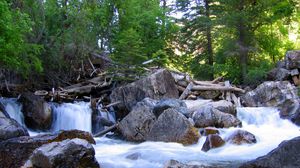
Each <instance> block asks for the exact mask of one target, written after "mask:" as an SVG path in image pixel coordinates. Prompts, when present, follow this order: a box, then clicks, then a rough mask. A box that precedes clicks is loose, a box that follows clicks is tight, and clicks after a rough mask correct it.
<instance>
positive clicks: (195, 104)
mask: <svg viewBox="0 0 300 168" xmlns="http://www.w3.org/2000/svg"><path fill="white" fill-rule="evenodd" d="M183 101H184V103H185V104H186V106H187V109H188V110H189V112H190V113H192V112H194V111H197V110H198V109H199V108H201V107H203V106H205V105H207V104H209V103H211V102H212V100H204V99H197V100H183Z"/></svg>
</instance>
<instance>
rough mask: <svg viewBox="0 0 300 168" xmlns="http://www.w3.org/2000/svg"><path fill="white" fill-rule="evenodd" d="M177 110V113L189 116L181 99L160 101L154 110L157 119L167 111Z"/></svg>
mask: <svg viewBox="0 0 300 168" xmlns="http://www.w3.org/2000/svg"><path fill="white" fill-rule="evenodd" d="M169 108H176V109H177V111H179V112H180V113H182V114H183V115H185V116H188V113H189V112H188V109H187V106H186V104H185V103H184V101H182V100H179V99H163V100H161V101H159V102H158V103H157V104H156V105H155V106H154V108H153V113H154V115H155V116H156V117H158V116H159V115H160V114H161V113H163V112H164V111H165V110H166V109H169Z"/></svg>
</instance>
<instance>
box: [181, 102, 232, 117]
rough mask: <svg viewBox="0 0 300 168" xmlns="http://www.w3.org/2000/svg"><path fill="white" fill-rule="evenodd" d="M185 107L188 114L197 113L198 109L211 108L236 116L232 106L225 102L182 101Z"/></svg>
mask: <svg viewBox="0 0 300 168" xmlns="http://www.w3.org/2000/svg"><path fill="white" fill-rule="evenodd" d="M184 102H185V103H186V105H187V108H188V110H189V112H190V113H193V112H195V111H197V110H198V109H201V108H204V107H205V106H212V107H213V108H215V109H218V110H219V111H221V112H223V113H228V114H232V115H234V116H235V115H236V109H235V107H234V105H233V104H232V103H231V102H229V101H226V100H220V101H212V100H201V99H199V100H185V101H184Z"/></svg>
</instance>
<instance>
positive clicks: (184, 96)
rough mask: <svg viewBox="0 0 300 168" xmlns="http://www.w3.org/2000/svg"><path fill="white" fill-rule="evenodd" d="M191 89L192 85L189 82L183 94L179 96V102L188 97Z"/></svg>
mask: <svg viewBox="0 0 300 168" xmlns="http://www.w3.org/2000/svg"><path fill="white" fill-rule="evenodd" d="M192 88H193V83H192V82H190V83H189V85H188V86H187V87H186V88H185V90H184V91H183V93H182V94H181V95H180V97H179V100H183V99H185V98H186V97H188V95H189V93H190V92H191V89H192Z"/></svg>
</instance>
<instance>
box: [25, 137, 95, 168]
mask: <svg viewBox="0 0 300 168" xmlns="http://www.w3.org/2000/svg"><path fill="white" fill-rule="evenodd" d="M30 166H33V167H43V168H52V167H90V168H99V167H100V166H99V163H98V162H97V160H96V158H95V150H94V148H93V146H92V145H91V144H89V143H88V142H87V141H85V140H83V139H78V138H76V139H67V140H64V141H62V142H52V143H49V144H46V145H43V146H41V147H39V148H37V149H35V150H34V152H33V154H32V155H31V156H30V158H29V160H28V161H27V163H26V164H25V167H30Z"/></svg>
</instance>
